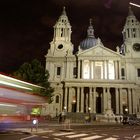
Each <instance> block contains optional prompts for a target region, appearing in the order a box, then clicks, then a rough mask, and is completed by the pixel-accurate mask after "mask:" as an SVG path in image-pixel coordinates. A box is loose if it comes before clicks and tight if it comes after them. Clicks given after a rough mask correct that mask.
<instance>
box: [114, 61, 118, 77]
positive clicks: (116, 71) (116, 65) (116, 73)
mask: <svg viewBox="0 0 140 140" xmlns="http://www.w3.org/2000/svg"><path fill="white" fill-rule="evenodd" d="M114 63H115V79H118V64H117V61H114Z"/></svg>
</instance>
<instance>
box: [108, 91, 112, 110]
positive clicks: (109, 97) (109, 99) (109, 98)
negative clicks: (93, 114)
mask: <svg viewBox="0 0 140 140" xmlns="http://www.w3.org/2000/svg"><path fill="white" fill-rule="evenodd" d="M107 103H108V104H107V109H109V110H111V95H110V91H109V88H107Z"/></svg>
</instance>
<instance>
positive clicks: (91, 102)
mask: <svg viewBox="0 0 140 140" xmlns="http://www.w3.org/2000/svg"><path fill="white" fill-rule="evenodd" d="M92 94H93V93H92V87H90V88H89V107H90V108H91V110H90V112H91V113H93V96H92Z"/></svg>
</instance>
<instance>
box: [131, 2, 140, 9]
mask: <svg viewBox="0 0 140 140" xmlns="http://www.w3.org/2000/svg"><path fill="white" fill-rule="evenodd" d="M129 4H130V5H133V6H136V7H139V8H140V5H138V4H135V3H132V2H130V3H129Z"/></svg>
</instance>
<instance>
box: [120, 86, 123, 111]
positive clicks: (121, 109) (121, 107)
mask: <svg viewBox="0 0 140 140" xmlns="http://www.w3.org/2000/svg"><path fill="white" fill-rule="evenodd" d="M122 98H123V96H122V89H121V88H120V114H123V104H122Z"/></svg>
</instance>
